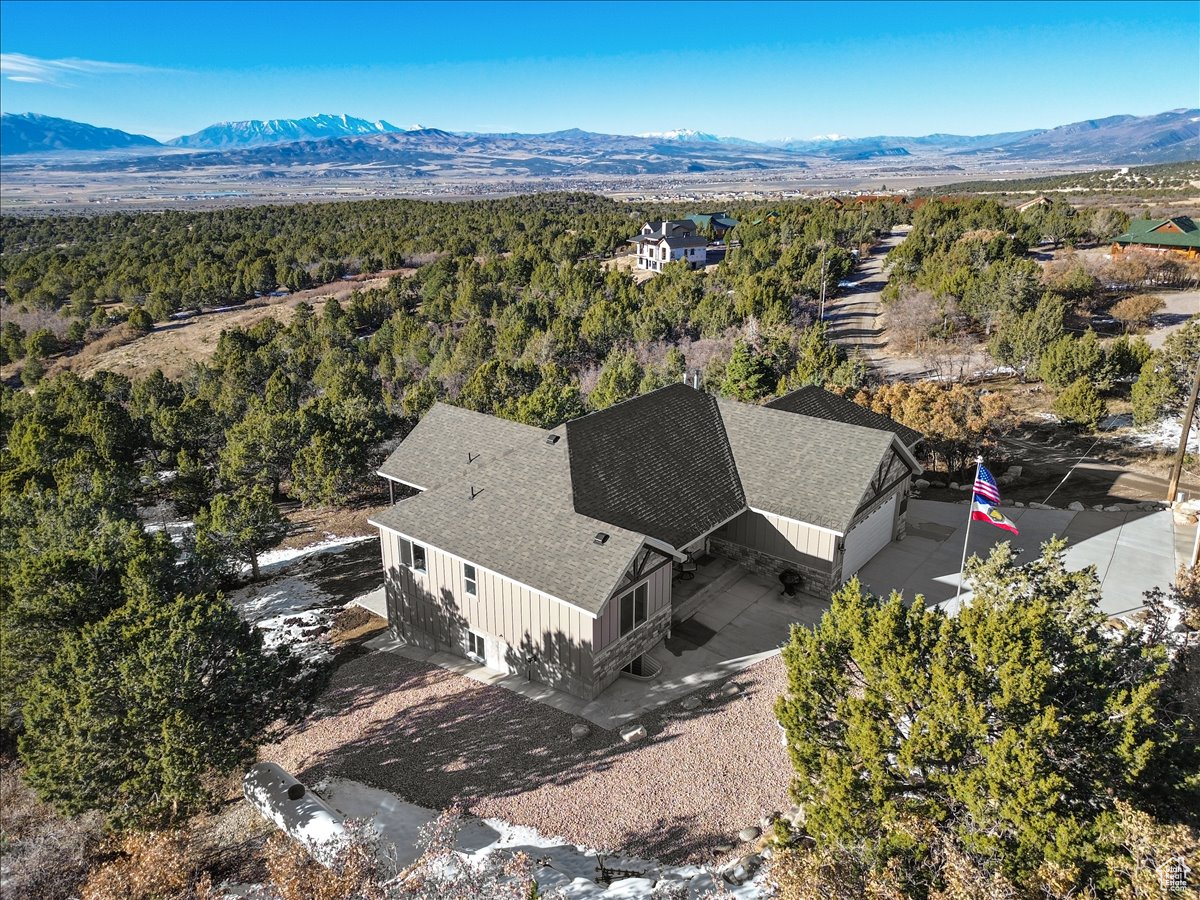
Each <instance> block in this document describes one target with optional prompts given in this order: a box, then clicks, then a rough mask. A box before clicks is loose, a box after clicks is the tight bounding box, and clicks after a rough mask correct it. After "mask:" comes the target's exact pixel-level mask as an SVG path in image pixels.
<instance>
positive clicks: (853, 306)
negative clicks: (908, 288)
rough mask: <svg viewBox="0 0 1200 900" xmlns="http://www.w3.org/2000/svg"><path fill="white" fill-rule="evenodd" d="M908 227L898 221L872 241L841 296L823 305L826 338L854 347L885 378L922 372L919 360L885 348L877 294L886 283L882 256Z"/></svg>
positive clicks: (894, 244) (918, 374)
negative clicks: (890, 231) (890, 229)
mask: <svg viewBox="0 0 1200 900" xmlns="http://www.w3.org/2000/svg"><path fill="white" fill-rule="evenodd" d="M910 230H911V226H909V225H898V226H896V228H895V230H894V231H893V232H892V233H891V234H890V235H888V236H887V237H886V238H884V239H883V240H882V241H880V242H879V243H878V244H876V245H875V247H874V248H873V250H872V251H871V255H870V256H869V257H867V258H866V259H864V260H862V261H861V262H860V263H859V265H858V267H857V268H856V269H855V270H854V272H853V274H851V275H850V278H849V279H848V280H849V285H848V286H847V287H845V288H842V289H841V296H839V297H837V298H836V299H834V300H833V301H832V302H830V303H828V304H827V306H826V308H825V321H826V322H827V323H828V325H829V336H830V338H831V339H832V340H833V341H834V342H835V343H838V344H841V345H842V346H843V347H845V348H846V352H848V353H854V352H855V351H857V352H858V354H859V355H860V356H861V357H862V358H863V359H865V360H866V361H867V362H868V363H869V364H870V365H871V367H872V368H873V369H875V371H876V372H877V373H878V374H879V375H880V377H882V378H884V379H885V380H893V379H906V378H913V377H916V376H920V375H923V374H925V368H926V367H925V365H924V363H922V362H921V361H920V360H918V359H912V358H899V359H897V358H895V357H893V356H891V355H889V354H888V353H887V352H886V347H887V338H886V336H885V335H884V332H883V322H882V320H881V314H882V312H883V303H882V300H881V297H880V294H881V292H882V291H883V287H884V285H885V284H887V274H886V273H885V271H884V257H885V256H887V253H888V251H889V250H891V249H892V248H893V247H895V246H897V245H898V244H900V243H901V242H902V241H903V240H904V239H905V238H906V237H907V236H908V232H909V231H910Z"/></svg>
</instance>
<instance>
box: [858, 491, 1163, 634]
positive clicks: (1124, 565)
mask: <svg viewBox="0 0 1200 900" xmlns="http://www.w3.org/2000/svg"><path fill="white" fill-rule="evenodd" d="M1004 514H1005V515H1006V516H1008V517H1009V518H1010V519H1012V520H1013V521H1014V522H1016V523H1017V527H1018V528H1019V529H1020V531H1021V533H1020V535H1011V534H1009V533H1008V532H1007V531H1003V530H1001V529H999V528H995V527H993V526H991V525H989V524H987V523H986V522H974V523H972V525H971V533H970V546H969V548H968V556H970V555H972V554H978V555H979V556H984V555H986V554H987V552H988V551H989V550H990V549H991V548H992V546H993V545H994V544H997V543H999V542H1000V541H1004V540H1011V542H1012V544H1013V545H1014V546H1015V547H1017V548H1019V549H1020V550H1022V551H1023V558H1024V559H1031V558H1033V556H1035V555H1036V554H1037V553H1038V551H1039V548H1040V546H1041V544H1042V542H1043V541H1045V540H1046V539H1047V538H1049V537H1051V536H1053V535H1059V536H1061V537H1065V538H1067V540H1068V542H1069V543H1068V545H1067V557H1066V562H1067V566H1068V567H1069V568H1072V569H1081V568H1083V567H1084V566H1089V565H1091V566H1095V567H1096V574H1097V575H1098V576H1099V578H1100V582H1101V600H1100V608H1101V610H1103V611H1104V612H1105V613H1107V614H1108V615H1117V614H1120V613H1125V612H1132V611H1133V610H1136V609H1139V608H1140V607H1142V606H1143V605H1144V603H1145V600H1144V598H1143V596H1142V595H1143V593H1144V592H1145V591H1148V590H1150V589H1151V588H1153V587H1161V588H1164V589H1165V588H1166V587H1167V586H1168V585H1169V584H1170V583H1171V581H1172V579H1173V577H1174V574H1175V569H1176V548H1175V544H1176V539H1175V533H1174V529H1173V526H1172V522H1171V513H1170V512H1169V511H1167V510H1162V511H1159V512H1147V511H1142V510H1131V511H1128V512H1097V511H1094V510H1084V511H1083V512H1074V511H1071V510H1065V509H1015V508H1008V507H1005V508H1004ZM966 525H967V507H966V504H963V503H939V502H936V501H932V500H913V501H911V502H910V504H909V508H908V535H907V537H906V538H905V539H904V540H903V541H901V542H899V543H892V544H889V545H888V546H887V547H885V548H884V549H883V550H882V551H880V553H879V555H878V556H876V557H875V558H874V559H872V560H871V561H870V562H869V563H867V564H866V565H865V566H864V567H863V568H862V571H861V572H859V578H860V580H861V581H862V582H863V583H864V584H865V585H867V586H868V587H870V589H871V590H872V591H873V592H875V593H887V592H890V591H891V590H893V589H898V590H900V591H902V592H903V593H904V595H905V596H906V597H908V598H912V597H914V596H916V595H917V594H923V595H924V596H925V600H926V602H927V603H930V604H933V603H943V602H945V601H947V600H951V601H952V600H953V599H954V595H955V591H956V590H957V588H958V578H959V564H960V562H961V560H962V552H963V537H964V531H965V529H966ZM970 596H971V592H970V590H969V585H968V586H964V589H963V599H966V598H968V597H970Z"/></svg>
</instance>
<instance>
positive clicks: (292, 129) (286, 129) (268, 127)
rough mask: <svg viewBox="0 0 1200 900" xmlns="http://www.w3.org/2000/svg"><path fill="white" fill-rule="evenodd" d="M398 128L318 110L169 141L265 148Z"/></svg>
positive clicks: (216, 147)
mask: <svg viewBox="0 0 1200 900" xmlns="http://www.w3.org/2000/svg"><path fill="white" fill-rule="evenodd" d="M402 131H403V129H401V128H397V127H396V126H395V125H391V124H389V123H387V122H385V121H383V120H382V119H380V120H378V121H375V122H370V121H368V120H366V119H359V118H356V117H355V116H351V115H347V114H346V113H318V114H317V115H315V116H306V117H305V118H303V119H247V120H244V121H239V122H219V123H217V124H216V125H210V126H208V127H207V128H202V129H201V130H200V131H197V132H195V133H194V134H186V135H183V136H182V137H177V138H175V139H174V140H173V141H169V143H170V144H173V145H174V146H176V147H188V148H194V149H198V150H229V149H235V148H240V147H262V146H266V145H269V144H286V143H291V142H293V141H305V140H321V139H324V138H339V137H354V136H356V135H365V134H397V133H400V132H402Z"/></svg>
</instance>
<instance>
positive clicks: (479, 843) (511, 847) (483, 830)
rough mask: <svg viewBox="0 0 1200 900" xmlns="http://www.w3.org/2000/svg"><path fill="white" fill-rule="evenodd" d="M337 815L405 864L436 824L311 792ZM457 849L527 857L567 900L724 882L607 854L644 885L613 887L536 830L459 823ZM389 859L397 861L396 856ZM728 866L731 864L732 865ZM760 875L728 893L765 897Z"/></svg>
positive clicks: (602, 899)
mask: <svg viewBox="0 0 1200 900" xmlns="http://www.w3.org/2000/svg"><path fill="white" fill-rule="evenodd" d="M314 789H315V790H316V791H317V792H318V793H319V794H320V796H322V797H323V798H324V799H325V800H326V801H327V802H328V803H329V804H330V805H331V806H332V807H333V808H334V809H335V810H337V811H338V812H339V813H342V814H343V815H345V816H346V817H347V818H353V819H364V820H370V821H371V822H372V824H373V825H374V827H375V830H376V831H378V832H379V835H380V838H381V841H382V843H383V844H384V846H385V847H387V848H388V850H389V858H390V859H394V860H395V861H396V862H397V863H398V864H399V865H401V866H403V865H408V864H411V863H412V862H414V861H415V860H416V858H417V850H416V847H415V845H416V843H417V840H418V837H419V834H420V829H421V828H423V827H424V826H425V825H426V824H427V823H429V822H431V821H433V820H434V819H435V818H436V817H437V813H436V812H434V811H433V810H431V809H426V808H425V807H422V806H417V805H416V804H413V803H408V802H406V801H405V800H402V799H401V798H400V797H398V796H397V795H396V794H393V793H391V792H390V791H384V790H380V789H378V788H373V787H369V786H367V785H365V784H361V783H359V782H357V781H350V780H348V779H342V778H332V779H329V780H328V781H325V782H322V783H321V784H319V785H317V786H316V787H315V788H314ZM462 826H463V827H462V829H461V831H460V832H459V835H458V840H457V842H456V846H457V848H458V850H459V851H460V852H461V853H462V855H463V858H464V860H465V861H466V862H467V863H469V864H472V865H478V864H480V863H481V862H483V861H484V860H485V859H486V858H487V857H488V856H489V855H491V854H492V853H495V852H497V851H505V852H506V855H507V854H510V853H512V852H514V851H522V852H524V853H526V854H528V855H529V856H530V857H532V858H533V859H534V861H535V863H536V864H537V865H536V868H535V869H534V875H535V877H536V878H537V882H538V887H539V888H540V889H541V890H542V891H543V892H545V893H548V894H549V893H552V892H554V891H559V892H561V893H560V895H561V896H562V897H564V898H567V900H616V898H624V897H629V898H633V897H645V896H648V895H649V893H650V891H651V889H652V888H653V886H654V885H655V884H656V883H663V882H666V883H667V884H671V883H675V884H683V885H687V886H688V888H689V892H688V896H689V897H696V896H703V892H704V890H705V889H708V888H712V887H713V886H715V885H716V884H718V883H720V882H721V877H720V875H719V874H717V873H716V872H714V871H713V870H712V869H710V868H708V867H704V866H666V865H663V864H662V863H660V862H657V861H656V860H647V859H639V858H636V857H626V856H616V855H607V854H605V855H604V864H605V866H606V867H608V868H612V869H621V870H624V871H630V872H640V873H642V876H643V877H641V878H623V879H620V880H617V881H614V882H613V883H612V884H611V885H607V886H606V885H603V884H600V883H598V882H597V881H595V878H596V877H597V875H598V871H597V864H598V862H599V857H598V854H597V852H596V851H595V850H594V849H591V848H589V847H586V846H582V845H579V844H573V843H571V842H570V841H567V840H565V839H564V838H561V837H546V836H544V835H542V834H541V833H540V832H539V831H537V829H535V828H529V827H527V826H523V825H514V824H512V823H511V822H506V821H504V820H503V819H470V818H464V820H463V822H462ZM393 854H394V855H393ZM733 861H734V859H732V858H731V859H730V860H729V862H733ZM764 878H765V873H764V872H763V870H761V869H760V870H759V872H758V874H757V875H756V876H755V877H754V878H753V879H751V880H750V881H747V882H746V883H745V884H743V885H737V886H735V885H729V884H726V885H725V888H726V890H727V892H728V893H727V894H725V895H723V896H728V897H730V898H734V900H758V898H762V897H766V896H768V894H767V891H766V889H765V887H764V886H763V881H764Z"/></svg>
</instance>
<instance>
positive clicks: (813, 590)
mask: <svg viewBox="0 0 1200 900" xmlns="http://www.w3.org/2000/svg"><path fill="white" fill-rule="evenodd" d="M709 549H710V550H712V552H714V553H719V554H720V555H721V556H724V557H725V558H726V559H731V560H733V561H734V562H735V563H737V564H738V565H740V566H742V567H743V568H745V569H749V570H750V571H751V572H757V573H758V574H759V575H763V576H765V577H767V578H778V577H779V573H780V572H782V571H783V570H784V569H794V570H795V571H797V572H799V573H800V574H801V575H802V576H803V577H804V582H803V584H801V585H800V590H802V591H804V592H805V593H806V594H821V593H825V592H827V591H829V590H831V589H832V587H833V573H832V572H830V571H828V570H822V569H814V568H812V567H811V566H806V565H803V564H801V563H798V562H793V561H791V560H787V559H780V558H779V557H778V556H772V555H771V554H769V553H763V552H762V551H761V550H755V549H753V548H752V547H745V546H743V545H742V544H735V543H733V542H732V541H727V540H725V539H724V538H719V537H716V536H713V537H712V538H710V539H709Z"/></svg>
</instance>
